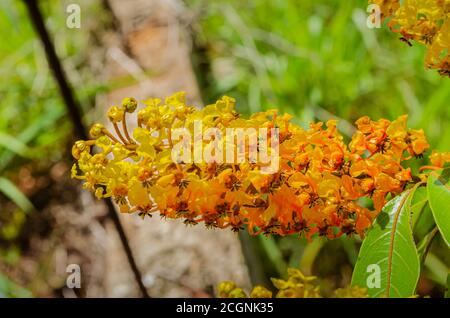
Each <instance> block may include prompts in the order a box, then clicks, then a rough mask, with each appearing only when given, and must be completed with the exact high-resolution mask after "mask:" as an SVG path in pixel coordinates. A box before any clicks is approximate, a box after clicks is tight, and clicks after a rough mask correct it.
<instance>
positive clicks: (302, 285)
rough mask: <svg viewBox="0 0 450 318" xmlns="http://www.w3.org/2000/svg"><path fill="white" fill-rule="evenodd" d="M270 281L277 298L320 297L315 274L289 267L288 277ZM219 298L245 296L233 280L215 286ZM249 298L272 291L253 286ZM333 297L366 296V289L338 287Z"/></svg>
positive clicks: (270, 293)
mask: <svg viewBox="0 0 450 318" xmlns="http://www.w3.org/2000/svg"><path fill="white" fill-rule="evenodd" d="M271 280H272V283H273V285H274V286H275V288H276V289H277V290H278V292H277V294H276V295H275V297H277V298H321V297H322V294H321V292H320V287H319V286H318V285H317V283H316V280H317V278H316V277H315V276H305V275H304V274H303V273H302V272H301V271H300V270H299V269H296V268H289V269H288V279H287V280H283V279H278V278H272V279H271ZM217 290H218V296H219V297H220V298H247V297H248V296H247V294H246V293H245V291H244V290H243V289H242V288H239V287H237V286H236V284H235V283H233V282H228V281H226V282H222V283H220V284H219V286H218V287H217ZM249 297H250V298H272V292H271V291H270V290H268V289H267V288H265V287H263V286H255V287H254V288H253V289H252V291H251V292H250V295H249ZM332 297H334V298H367V297H368V294H367V289H365V288H360V287H357V286H349V287H345V288H339V289H337V290H335V291H334V293H333V295H332Z"/></svg>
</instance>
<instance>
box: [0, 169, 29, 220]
mask: <svg viewBox="0 0 450 318" xmlns="http://www.w3.org/2000/svg"><path fill="white" fill-rule="evenodd" d="M0 192H2V193H3V194H4V195H5V196H6V197H8V198H9V199H10V200H11V201H13V202H14V203H15V204H16V205H17V206H18V207H19V208H21V209H22V210H23V211H24V212H30V211H32V210H34V206H33V204H32V203H31V202H30V200H28V198H27V197H26V196H25V195H24V194H23V193H22V191H20V190H19V189H18V188H17V187H16V185H15V184H14V183H12V182H11V181H9V180H8V179H6V178H4V177H0Z"/></svg>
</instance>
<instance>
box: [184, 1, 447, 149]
mask: <svg viewBox="0 0 450 318" xmlns="http://www.w3.org/2000/svg"><path fill="white" fill-rule="evenodd" d="M188 3H190V4H191V6H192V7H193V8H196V9H198V11H199V25H198V27H199V28H198V29H199V31H200V32H199V34H195V36H196V37H197V38H196V42H197V44H198V45H200V46H203V47H206V56H207V58H208V59H209V62H210V69H211V73H212V77H211V78H210V80H211V81H210V82H209V83H206V84H207V85H206V86H207V87H206V89H207V90H206V91H203V93H204V100H205V102H206V101H210V100H215V98H217V97H218V96H220V95H222V94H229V95H231V96H233V97H235V98H237V100H238V107H239V108H240V110H241V111H243V112H245V113H250V112H255V111H259V110H261V109H267V108H279V109H281V110H283V111H286V112H289V113H292V114H294V115H296V116H297V118H299V120H300V121H301V122H302V123H307V122H309V121H311V120H327V119H328V118H330V117H332V116H336V117H338V118H342V119H344V120H345V121H346V123H343V124H342V125H341V129H342V130H343V132H344V133H347V134H348V133H351V128H350V127H349V125H348V124H347V123H349V124H352V123H353V122H354V121H355V120H356V119H357V118H359V117H360V116H363V115H369V116H371V117H373V118H375V119H378V118H382V117H383V118H388V119H394V118H396V117H397V116H399V115H401V114H408V115H409V124H410V125H411V126H412V127H415V128H417V127H420V128H423V129H424V130H425V132H426V134H427V136H428V137H429V140H430V142H431V144H432V146H433V148H435V149H439V150H442V151H443V150H448V149H450V129H449V127H448V126H449V125H448V123H449V120H450V112H449V111H448V109H449V106H450V105H449V100H450V80H449V79H448V78H446V77H440V76H439V75H438V74H437V73H436V72H434V71H431V70H426V69H425V67H424V63H423V61H424V53H425V50H424V48H423V47H421V46H420V45H414V46H413V47H412V48H410V47H408V45H406V44H405V43H404V42H402V41H399V36H398V35H397V34H394V33H392V32H390V31H389V30H388V29H387V27H385V26H384V27H382V28H381V29H370V28H368V27H367V25H366V19H367V17H368V13H366V8H367V0H347V1H340V0H321V1H315V0H314V1H312V0H311V1H296V0H260V1H236V0H232V1H221V0H213V1H188Z"/></svg>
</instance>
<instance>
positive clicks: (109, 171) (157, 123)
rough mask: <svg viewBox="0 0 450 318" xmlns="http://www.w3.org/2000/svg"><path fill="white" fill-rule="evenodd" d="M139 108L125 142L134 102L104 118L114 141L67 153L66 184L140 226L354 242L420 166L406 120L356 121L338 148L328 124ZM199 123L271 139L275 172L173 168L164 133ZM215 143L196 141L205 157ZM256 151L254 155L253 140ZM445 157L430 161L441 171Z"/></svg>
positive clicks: (104, 135) (103, 133)
mask: <svg viewBox="0 0 450 318" xmlns="http://www.w3.org/2000/svg"><path fill="white" fill-rule="evenodd" d="M143 103H144V104H145V105H146V107H144V108H142V109H140V110H139V111H137V120H136V127H135V128H134V130H133V133H132V134H130V133H129V132H128V128H127V119H126V116H127V115H128V116H130V115H131V113H135V111H136V109H137V106H138V102H137V101H136V100H135V99H133V98H126V99H124V101H123V103H122V105H121V106H113V107H111V109H110V110H109V112H108V118H109V120H110V122H111V125H112V127H113V129H114V131H115V135H114V134H113V133H112V132H111V131H109V130H108V129H107V128H106V127H105V126H103V125H101V124H95V125H94V126H93V127H92V129H91V130H90V135H91V136H92V138H93V139H91V140H87V141H84V140H80V141H77V142H76V143H75V144H74V146H73V149H72V154H73V156H74V157H75V158H76V159H77V163H75V164H74V166H73V169H72V176H73V177H74V178H78V179H82V180H84V187H85V188H86V189H88V190H90V191H92V192H94V193H95V195H96V196H97V197H98V198H108V197H112V198H113V199H114V201H115V202H116V203H117V204H118V205H119V207H120V210H121V211H122V212H128V213H131V212H137V213H139V214H140V215H141V216H142V217H145V216H146V215H149V216H151V215H152V213H154V212H156V211H159V213H160V215H161V216H162V217H165V218H181V219H183V220H184V222H185V223H186V224H189V225H195V224H197V223H200V222H204V224H205V225H206V226H208V227H217V228H231V229H233V230H236V231H237V230H240V229H243V228H244V227H246V228H247V230H248V231H249V232H250V233H251V234H259V233H264V234H271V233H273V234H279V235H287V234H295V233H296V234H302V235H304V236H305V237H308V238H310V237H311V236H312V235H321V236H326V237H328V238H336V237H339V236H341V235H343V234H348V235H351V234H353V233H358V234H360V235H363V234H364V231H365V229H367V227H368V226H369V225H370V224H371V223H372V221H373V219H374V218H375V217H376V216H377V214H378V212H379V211H380V210H381V208H382V207H383V205H384V203H385V201H386V200H387V197H388V196H392V195H396V194H399V193H401V192H402V191H403V190H404V189H405V187H406V186H407V185H408V183H411V182H415V181H416V179H415V178H413V176H412V175H411V170H410V168H405V167H403V166H402V162H404V161H406V160H409V159H411V158H414V157H419V156H422V154H423V153H424V152H425V151H426V150H427V148H428V147H429V146H428V143H427V141H426V139H425V136H424V133H423V131H422V130H413V129H408V128H407V126H406V120H407V116H401V117H400V118H398V119H397V120H395V121H392V122H391V121H389V120H386V119H380V120H378V121H373V120H371V119H369V118H368V117H362V118H361V119H359V120H358V121H357V122H356V126H357V131H356V133H355V134H354V136H353V137H352V139H351V141H350V143H349V144H348V145H347V144H346V143H345V142H344V138H343V136H342V135H341V134H340V133H339V131H338V129H337V126H336V125H337V122H336V121H335V120H330V121H328V122H327V123H326V124H323V123H321V122H318V123H312V124H311V125H310V127H309V128H308V129H304V128H302V127H300V126H297V125H295V124H293V123H291V122H290V119H291V116H290V115H288V114H284V115H279V114H277V111H276V110H269V111H266V112H262V113H257V114H254V115H252V116H251V117H250V118H249V119H244V118H242V117H241V116H239V114H238V113H237V112H236V111H235V101H234V99H232V98H230V97H223V98H221V99H220V100H218V101H217V102H216V103H215V104H212V105H208V106H206V107H205V108H203V109H201V110H198V109H196V108H195V107H193V106H188V105H186V101H185V95H184V93H177V94H175V95H173V96H171V97H168V98H166V99H165V101H164V102H162V101H161V100H159V99H150V100H146V101H144V102H143ZM198 120H201V122H202V123H203V126H205V127H209V128H211V127H213V128H216V129H217V130H219V131H222V132H224V131H225V130H226V129H227V128H230V127H241V128H261V127H265V128H268V129H270V128H276V129H278V130H279V135H278V139H279V140H278V147H277V148H278V149H277V151H278V153H275V150H274V149H272V148H271V147H269V148H270V149H269V153H271V155H275V154H276V155H277V158H278V160H279V169H278V171H276V172H274V173H272V174H264V173H262V168H263V166H264V163H259V162H255V161H251V160H250V161H249V160H245V161H243V162H237V163H218V162H212V163H211V162H210V163H206V162H190V163H189V162H182V161H181V162H179V161H174V160H173V159H172V158H173V156H172V155H173V149H174V147H175V145H174V138H172V137H173V136H172V132H173V129H174V128H180V127H183V128H184V129H186V130H187V131H192V130H193V129H194V128H193V123H194V122H195V121H198ZM250 137H251V136H248V140H250V139H252V138H250ZM268 138H269V139H270V138H272V137H270V136H269V137H268ZM214 142H215V140H214V139H213V138H211V139H202V140H201V143H202V146H203V149H205V150H208V149H209V148H208V147H210V146H211V145H212V144H213V143H214ZM227 142H230V141H227ZM191 146H192V145H189V147H191ZM210 148H211V147H210ZM249 149H250V147H249V148H246V149H245V152H246V154H248V153H249V151H250V150H249ZM256 149H257V152H261V151H262V145H261V143H260V140H259V141H258V144H257V145H256ZM195 151H196V150H195V149H192V152H195ZM449 157H450V156H449V155H448V154H438V153H434V154H433V155H432V159H433V161H434V163H435V164H439V165H441V166H442V165H443V164H444V163H445V162H447V161H449V159H450V158H449ZM362 197H366V198H369V199H370V198H371V199H372V200H373V206H374V208H373V209H369V208H367V207H365V206H363V205H362V204H361V203H360V200H359V199H360V198H362Z"/></svg>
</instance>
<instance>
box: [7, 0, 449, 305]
mask: <svg viewBox="0 0 450 318" xmlns="http://www.w3.org/2000/svg"><path fill="white" fill-rule="evenodd" d="M38 2H39V5H40V9H41V11H42V14H43V17H44V20H45V25H46V26H47V28H48V30H49V33H50V36H51V38H52V42H53V45H54V47H55V50H56V53H57V55H58V57H59V59H60V61H61V63H62V65H63V68H64V71H65V73H66V75H67V79H68V82H69V83H70V85H71V87H72V88H73V93H74V95H75V98H76V100H77V101H78V102H79V104H80V112H81V114H82V116H83V122H84V124H85V125H86V127H88V126H89V125H91V124H92V123H93V122H95V121H101V120H102V119H103V114H104V112H105V110H106V109H107V108H108V107H109V106H110V105H112V104H115V103H119V102H120V100H121V99H122V98H123V97H126V96H134V97H136V98H138V99H144V98H148V97H164V96H166V95H169V94H171V93H173V92H176V91H179V90H185V91H186V92H187V93H188V98H189V100H190V101H191V102H195V103H196V104H197V105H199V106H200V105H203V104H208V103H211V102H213V101H215V100H216V99H217V98H219V97H220V96H222V95H224V94H226V95H229V96H232V97H234V98H236V99H237V101H238V104H237V107H238V111H239V112H241V113H244V114H246V115H248V114H251V113H254V112H257V111H260V110H265V109H269V108H278V109H280V110H281V111H286V112H289V113H291V114H292V115H294V116H295V119H294V121H295V122H296V123H297V124H300V125H303V126H307V125H308V123H309V122H310V121H326V120H328V119H331V118H338V119H340V124H339V129H340V130H341V132H342V133H343V134H344V136H345V137H346V138H349V137H350V136H351V135H352V133H353V130H354V127H353V123H354V121H355V120H356V119H357V118H359V117H361V116H363V115H369V116H370V117H372V118H373V119H379V118H387V119H391V120H392V119H395V118H396V117H398V116H399V115H402V114H408V115H409V125H410V127H413V128H422V129H424V131H425V133H426V135H427V136H428V139H429V142H430V144H431V146H432V147H431V148H432V149H436V150H440V151H449V150H450V129H449V122H450V112H449V106H450V105H449V102H450V80H449V79H448V78H444V77H440V76H439V75H438V74H437V72H434V71H431V70H426V69H425V67H424V63H423V60H424V54H425V49H424V47H422V46H420V45H418V44H414V45H413V47H409V46H408V45H407V44H405V43H404V42H402V41H400V40H399V36H398V35H397V34H393V33H391V32H390V31H389V30H387V28H386V27H382V28H381V29H370V28H368V27H367V26H366V19H367V16H368V13H367V12H366V8H367V1H366V0H347V1H339V0H321V1H317V0H303V1H294V0H270V1H269V0H258V1H256V0H254V1H225V0H214V1H211V0H209V1H206V0H185V1H181V0H167V1H162V0H148V1H143V0H130V1H117V0H108V1H107V0H103V1H100V0H95V1H87V0H78V1H56V0H46V1H44V0H42V1H38ZM73 3H75V4H78V5H79V8H80V18H81V19H80V23H81V24H80V28H70V27H69V26H68V24H67V19H68V17H69V15H70V12H67V7H68V5H69V4H73ZM0 39H2V41H1V42H0V76H1V78H2V80H1V81H0V297H2V296H3V297H96V296H125V297H129V296H139V290H138V288H137V286H136V283H135V282H134V281H133V275H132V273H131V271H130V269H129V266H128V263H127V258H126V257H125V254H124V252H123V249H122V246H121V243H120V240H119V237H118V235H117V233H116V230H115V228H114V226H113V223H112V222H111V220H110V218H109V217H108V214H107V212H106V209H105V206H104V204H102V203H101V202H96V201H94V199H92V197H91V196H90V195H89V194H88V193H85V192H84V191H81V185H80V184H79V183H78V182H76V181H74V180H71V179H70V167H71V165H72V163H73V159H72V158H71V155H70V148H71V145H72V143H73V142H74V140H75V139H74V138H75V137H74V132H73V121H72V119H71V117H70V116H69V114H68V112H67V109H66V105H65V103H64V101H63V99H62V98H61V95H60V91H59V89H58V86H57V84H56V82H55V80H54V77H53V76H52V71H51V69H50V68H49V65H48V63H47V60H46V56H45V52H44V50H43V47H42V43H41V41H40V39H39V37H38V35H37V33H36V32H35V30H34V28H33V25H32V23H31V21H30V16H29V15H28V13H27V10H26V6H25V5H24V3H23V1H20V0H3V1H1V2H0ZM423 160H426V158H425V159H422V161H420V160H418V161H417V162H414V163H413V164H412V168H413V169H417V167H418V166H420V164H421V163H423ZM120 219H121V221H122V223H123V226H124V228H125V232H126V233H127V234H128V239H129V242H130V246H131V248H132V250H133V253H134V256H135V258H136V261H137V265H138V267H139V269H140V271H141V274H142V277H143V282H144V285H145V287H146V288H147V290H148V291H149V292H150V293H151V295H152V296H156V297H166V296H186V297H207V296H211V295H213V289H214V286H215V285H216V284H217V283H218V282H219V281H222V280H234V281H236V282H238V283H239V284H240V285H242V286H244V287H246V288H248V287H249V286H250V285H252V284H255V283H261V284H264V285H266V286H267V287H270V283H269V281H268V278H269V277H284V276H285V274H286V268H287V267H299V268H301V269H302V271H304V272H305V273H307V274H314V275H317V276H318V277H320V278H321V285H322V288H323V290H325V294H326V293H327V292H331V290H333V289H335V288H337V287H341V286H345V285H347V284H348V283H349V282H350V279H351V273H352V268H353V265H354V263H355V261H356V257H357V253H358V248H359V245H360V240H359V239H358V238H350V239H349V238H343V239H338V240H334V241H326V240H322V239H316V240H314V241H313V242H310V243H307V242H306V241H304V240H303V239H299V238H297V237H283V238H280V237H276V238H274V237H264V236H261V237H259V236H258V237H252V238H250V237H248V236H247V235H246V234H240V235H239V236H238V235H236V234H234V233H224V232H223V231H222V232H221V231H207V230H205V229H203V228H199V227H195V228H189V229H186V228H185V226H184V225H183V224H180V223H181V222H177V221H170V222H166V221H164V222H161V221H160V220H159V218H157V217H154V218H152V219H151V220H141V219H140V218H138V217H136V218H135V217H134V216H125V217H123V216H121V218H120ZM69 264H79V265H80V268H81V275H82V285H81V288H80V289H69V288H67V287H66V278H67V275H68V273H67V272H66V268H67V265H69ZM449 264H450V256H449V253H448V249H447V248H446V246H445V244H444V243H443V242H442V240H441V239H440V238H438V239H437V240H436V241H435V242H434V244H433V246H432V248H431V252H430V254H429V257H428V258H427V261H426V262H425V264H424V271H423V275H422V277H421V280H420V283H419V293H420V294H421V295H431V296H434V297H442V295H443V292H444V286H445V284H446V279H447V272H448V267H449Z"/></svg>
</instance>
